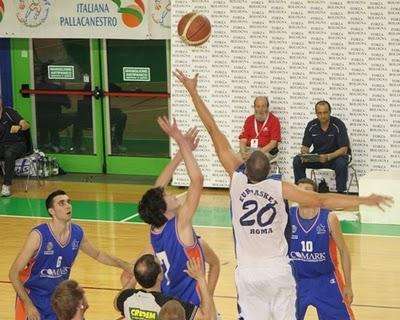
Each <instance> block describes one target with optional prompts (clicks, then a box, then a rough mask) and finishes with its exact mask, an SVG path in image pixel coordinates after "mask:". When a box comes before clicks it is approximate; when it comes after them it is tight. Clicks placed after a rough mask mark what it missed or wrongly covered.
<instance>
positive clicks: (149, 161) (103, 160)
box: [11, 39, 171, 176]
mask: <svg viewBox="0 0 400 320" xmlns="http://www.w3.org/2000/svg"><path fill="white" fill-rule="evenodd" d="M104 44H105V42H104V41H100V40H98V39H91V40H90V45H91V50H90V51H91V52H90V57H91V63H92V75H91V78H92V79H93V81H92V86H93V88H94V87H96V86H99V87H100V84H103V86H104V84H105V83H104V81H105V80H104V78H105V77H102V74H101V72H102V70H101V67H103V68H104V66H105V65H106V63H107V62H106V61H105V58H104V57H105V55H104V51H105V50H106V48H105V46H104ZM170 52H171V51H170V45H169V41H167V52H166V59H167V66H168V74H170ZM31 57H32V47H31V40H29V39H11V64H12V83H13V102H14V106H15V109H16V110H18V112H20V114H21V115H22V116H23V117H24V119H26V120H27V121H29V123H31V124H34V123H35V122H36V119H35V117H34V111H33V110H34V106H33V99H32V98H31V97H29V98H24V97H22V95H21V94H20V92H19V90H20V88H21V85H22V84H30V87H31V88H32V87H33V83H34V81H33V74H32V70H33V65H32V64H33V62H31V61H33V59H32V58H31ZM103 70H106V69H103ZM102 81H103V83H102ZM168 87H169V86H168ZM93 88H92V89H93ZM93 108H94V110H95V113H94V114H95V117H94V123H93V131H94V144H95V154H93V155H79V154H77V155H75V154H60V153H57V154H50V155H51V156H53V157H55V158H56V159H57V160H58V161H59V162H60V165H61V167H62V168H63V169H64V170H65V171H67V172H78V173H102V172H104V170H106V171H107V173H113V174H131V175H149V176H157V175H159V174H160V172H161V171H162V170H163V168H164V167H165V166H166V165H167V164H168V162H169V161H170V158H144V157H121V156H112V155H108V154H107V150H108V145H107V144H108V141H107V139H105V138H104V132H105V129H106V125H107V124H105V121H104V119H107V110H106V108H104V107H103V101H102V100H96V99H94V103H93ZM32 128H33V130H32V131H33V132H32V133H33V135H36V132H34V130H35V126H34V125H32Z"/></svg>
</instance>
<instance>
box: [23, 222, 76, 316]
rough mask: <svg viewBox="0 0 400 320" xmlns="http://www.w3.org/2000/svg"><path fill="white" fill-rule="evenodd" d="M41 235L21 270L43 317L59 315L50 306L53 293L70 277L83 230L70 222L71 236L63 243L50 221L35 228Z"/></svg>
mask: <svg viewBox="0 0 400 320" xmlns="http://www.w3.org/2000/svg"><path fill="white" fill-rule="evenodd" d="M33 230H35V231H36V232H38V233H39V235H40V240H41V243H40V247H39V250H38V252H37V253H36V255H35V256H34V257H32V258H31V260H30V261H29V263H28V265H27V266H26V267H25V269H24V270H22V272H21V273H20V279H21V281H22V283H23V285H24V287H25V289H26V290H27V292H28V295H29V297H30V298H31V300H32V302H33V304H34V305H35V306H36V307H37V308H38V310H39V312H40V314H41V319H46V320H47V319H56V317H55V314H54V312H53V310H52V308H51V301H50V299H51V295H52V293H53V292H54V289H55V288H56V287H57V285H58V284H59V283H60V282H62V281H63V280H66V279H68V278H69V275H70V271H71V267H72V264H73V263H74V260H75V258H76V256H77V254H78V251H79V246H80V244H81V241H82V238H83V230H82V229H81V227H80V226H78V225H76V224H71V230H70V238H69V241H67V242H66V244H65V245H61V244H60V243H59V242H58V241H57V240H56V238H55V236H54V235H53V233H52V230H51V229H50V226H49V225H48V224H47V223H44V224H41V225H39V226H37V227H35V228H33Z"/></svg>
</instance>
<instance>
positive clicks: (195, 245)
mask: <svg viewBox="0 0 400 320" xmlns="http://www.w3.org/2000/svg"><path fill="white" fill-rule="evenodd" d="M158 123H159V125H160V127H161V128H162V129H163V130H164V131H165V132H166V133H167V134H168V135H169V136H170V137H171V138H173V139H174V140H175V141H176V142H177V144H178V145H179V152H178V154H177V155H176V156H175V157H174V158H173V159H172V161H171V162H170V163H169V164H168V166H167V167H166V168H165V169H164V171H163V173H162V174H161V175H160V176H159V178H158V179H157V181H156V184H155V188H152V189H150V190H148V191H147V192H146V193H145V194H144V195H143V197H142V199H141V201H140V203H139V214H140V216H141V218H142V219H143V220H144V221H145V222H146V223H148V224H150V225H151V231H150V241H151V245H152V249H153V251H154V253H155V254H156V256H157V257H158V258H159V260H160V261H161V263H162V266H163V269H164V280H163V282H162V284H161V292H162V293H163V294H165V295H168V296H172V297H176V298H178V299H180V300H182V301H185V302H189V303H192V304H195V305H200V295H199V292H198V290H197V284H196V280H194V279H193V278H191V277H190V276H189V275H188V274H187V273H185V270H186V269H187V267H186V264H187V262H188V260H189V259H190V258H196V259H200V260H201V261H202V263H203V261H204V260H203V259H204V257H203V251H202V248H201V246H200V243H199V239H198V237H197V236H196V234H195V232H194V230H193V227H192V219H193V216H194V214H195V212H196V209H197V206H198V203H199V200H200V196H201V192H202V189H203V175H202V173H201V170H200V168H199V166H198V164H197V161H196V159H195V158H194V156H193V152H192V150H193V149H194V148H195V147H196V145H197V142H198V140H196V139H193V137H195V136H196V135H197V132H194V131H193V130H192V131H191V132H190V133H189V135H186V136H184V135H183V134H182V133H181V131H180V130H179V128H178V127H177V125H176V122H175V121H174V123H173V124H172V125H171V124H170V123H169V122H168V119H167V118H165V117H163V118H161V117H160V118H159V119H158ZM190 137H192V139H191V138H190ZM182 158H183V160H184V163H185V166H186V170H187V173H188V175H189V178H190V185H189V188H188V191H187V195H186V199H185V200H184V202H183V203H182V204H180V202H179V201H178V199H177V198H176V197H175V196H173V195H170V194H167V193H166V192H165V189H164V187H165V186H166V185H167V184H168V182H169V180H170V178H171V176H172V173H173V172H174V171H175V169H176V168H177V166H178V165H179V164H180V162H181V160H182Z"/></svg>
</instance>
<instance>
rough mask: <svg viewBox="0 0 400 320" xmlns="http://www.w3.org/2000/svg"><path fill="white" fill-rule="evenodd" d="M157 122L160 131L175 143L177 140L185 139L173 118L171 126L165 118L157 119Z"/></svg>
mask: <svg viewBox="0 0 400 320" xmlns="http://www.w3.org/2000/svg"><path fill="white" fill-rule="evenodd" d="M157 122H158V125H159V126H160V127H161V129H162V130H163V131H164V132H165V133H166V134H167V135H169V136H170V137H171V138H172V139H174V140H175V141H178V140H179V139H185V137H184V136H183V134H182V132H181V130H180V129H179V128H178V125H177V123H176V120H175V118H174V120H173V121H172V124H171V123H170V122H169V120H168V118H167V117H166V116H162V117H158V118H157Z"/></svg>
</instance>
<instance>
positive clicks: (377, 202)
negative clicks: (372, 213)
mask: <svg viewBox="0 0 400 320" xmlns="http://www.w3.org/2000/svg"><path fill="white" fill-rule="evenodd" d="M393 202H394V201H393V198H392V197H388V196H381V195H379V194H374V193H373V194H371V195H370V196H368V197H365V198H364V201H363V204H365V205H367V206H376V207H378V208H379V209H381V210H382V211H385V208H384V207H383V205H384V206H387V207H391V206H392V204H393Z"/></svg>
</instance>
